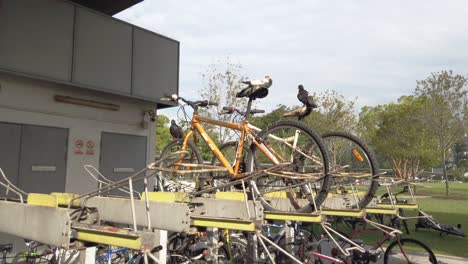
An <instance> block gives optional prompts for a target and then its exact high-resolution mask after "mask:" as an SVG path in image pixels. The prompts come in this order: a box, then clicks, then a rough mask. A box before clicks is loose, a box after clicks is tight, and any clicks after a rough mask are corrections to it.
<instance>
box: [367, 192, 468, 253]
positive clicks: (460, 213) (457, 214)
mask: <svg viewBox="0 0 468 264" xmlns="http://www.w3.org/2000/svg"><path fill="white" fill-rule="evenodd" d="M422 185H423V186H417V187H416V189H417V190H416V194H417V196H421V198H417V202H418V204H419V208H420V209H421V210H423V211H424V212H426V213H427V214H429V215H432V216H433V218H434V220H435V221H436V222H438V223H443V224H447V225H450V226H453V227H456V226H457V224H461V225H462V229H463V230H464V231H465V234H466V235H467V236H468V183H451V184H450V186H449V191H450V195H449V197H447V196H445V183H423V184H422ZM400 190H401V189H400ZM394 191H395V192H397V191H398V190H394ZM384 192H385V189H384V188H380V189H379V191H378V194H382V193H384ZM403 195H404V197H400V196H403ZM398 197H399V198H404V199H408V194H400V195H399V196H398ZM423 197H425V198H423ZM405 213H406V215H407V216H410V215H416V214H417V212H416V211H414V210H413V211H412V210H405ZM407 221H408V226H409V229H410V232H411V233H410V234H409V235H406V234H405V235H404V236H405V237H411V238H414V239H417V240H420V241H422V242H423V243H425V244H426V245H428V246H429V247H430V248H431V249H432V250H433V251H434V253H436V254H444V255H452V256H459V257H465V258H468V238H467V237H464V238H462V237H457V236H453V235H448V236H447V235H443V236H440V232H438V231H436V230H433V229H419V230H418V231H417V232H416V231H415V227H414V225H415V223H416V222H417V220H416V219H415V220H407ZM379 237H380V236H379V235H378V234H368V235H364V236H362V238H363V240H364V241H365V242H367V243H368V244H370V243H372V242H373V241H377V239H378V238H379ZM368 241H369V242H368Z"/></svg>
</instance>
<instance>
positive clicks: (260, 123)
mask: <svg viewBox="0 0 468 264" xmlns="http://www.w3.org/2000/svg"><path fill="white" fill-rule="evenodd" d="M290 110H291V109H290V108H288V107H286V106H285V105H281V104H280V105H277V106H276V109H274V110H273V111H271V112H270V113H267V114H265V115H263V116H257V117H253V118H252V120H251V122H252V124H254V125H255V126H256V127H259V128H261V129H265V128H266V127H267V126H269V125H271V124H273V123H274V122H276V121H278V120H280V119H281V118H283V115H284V114H285V113H286V112H288V111H290Z"/></svg>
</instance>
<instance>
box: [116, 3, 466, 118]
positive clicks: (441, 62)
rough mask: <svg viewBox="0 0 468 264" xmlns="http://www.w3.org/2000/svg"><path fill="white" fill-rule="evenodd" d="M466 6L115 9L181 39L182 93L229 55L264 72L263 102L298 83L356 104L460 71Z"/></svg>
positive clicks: (386, 98) (272, 101) (192, 90)
mask: <svg viewBox="0 0 468 264" xmlns="http://www.w3.org/2000/svg"><path fill="white" fill-rule="evenodd" d="M466 10H468V2H466V1H427V0H426V1H423V0H419V1H403V0H401V1H373V0H364V1H305V0H304V1H298V0H296V1H279V0H276V1H266V0H265V1H247V0H239V1H222V0H221V1H220V0H201V1H196V2H193V1H187V0H182V1H159V0H158V1H156V0H145V1H143V2H142V3H140V4H137V5H135V6H134V7H132V8H130V9H128V10H126V11H124V12H122V13H120V14H118V15H117V16H116V17H117V18H119V19H122V20H125V21H127V22H130V23H133V24H136V25H138V26H141V27H143V28H147V29H149V30H152V31H154V32H157V33H160V34H163V35H166V36H168V37H171V38H174V39H176V40H179V41H180V42H181V67H180V91H181V94H183V95H186V96H187V97H191V98H193V99H199V98H197V97H196V96H197V93H196V90H197V89H198V88H200V87H201V86H202V81H201V76H200V73H201V72H202V71H203V69H204V68H205V67H206V66H207V65H209V64H211V63H213V62H214V61H215V60H217V59H220V58H221V59H222V58H225V57H226V56H230V57H231V58H233V59H234V60H238V61H240V63H241V64H242V65H243V66H244V68H245V69H246V72H247V75H248V77H250V78H252V79H254V78H261V77H263V76H264V75H265V74H271V75H272V76H273V79H274V85H273V86H272V88H271V91H270V95H269V96H268V97H267V98H265V99H263V100H262V102H261V105H262V106H263V105H264V106H265V109H267V110H271V109H272V108H273V107H274V106H276V105H277V104H279V103H282V104H289V105H292V104H297V99H296V96H295V93H296V91H297V88H296V87H297V85H298V84H299V83H301V84H304V86H305V87H306V88H307V89H308V90H309V91H311V92H320V91H324V90H327V89H333V90H336V91H337V92H339V93H341V94H343V95H344V96H345V97H347V98H354V97H358V99H357V106H358V107H361V106H364V105H377V104H382V103H388V102H390V101H395V100H396V99H397V98H398V97H400V96H401V95H404V94H411V93H412V91H413V90H414V88H415V85H416V80H420V79H424V78H426V77H427V76H429V74H430V73H431V72H435V71H440V70H445V69H453V70H454V71H455V72H457V73H461V74H466V72H463V71H464V70H465V69H467V68H468V67H467V66H468V48H467V45H466V43H468V30H467V29H468V20H467V19H466ZM284 91H290V92H289V93H286V94H285V93H284Z"/></svg>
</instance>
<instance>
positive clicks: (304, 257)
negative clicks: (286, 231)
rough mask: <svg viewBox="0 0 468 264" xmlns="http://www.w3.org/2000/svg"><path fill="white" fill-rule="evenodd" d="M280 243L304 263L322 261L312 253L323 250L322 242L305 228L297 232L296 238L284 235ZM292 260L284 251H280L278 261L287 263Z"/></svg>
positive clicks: (317, 263)
mask: <svg viewBox="0 0 468 264" xmlns="http://www.w3.org/2000/svg"><path fill="white" fill-rule="evenodd" d="M278 245H279V246H280V247H281V248H283V249H284V250H286V251H287V252H288V253H290V254H291V255H293V256H294V257H295V258H297V259H298V260H300V261H301V262H302V263H314V264H321V263H322V261H321V260H320V259H319V258H316V257H314V256H313V255H312V254H313V253H314V252H318V253H320V252H321V247H320V244H319V243H318V242H317V239H316V238H315V236H314V235H313V234H312V233H310V232H309V231H307V230H305V229H301V230H300V231H299V233H297V234H295V236H294V238H290V239H287V238H286V236H282V237H281V239H280V240H279V242H278ZM291 262H292V260H291V258H289V257H288V256H286V255H285V254H283V253H282V252H278V259H277V263H279V264H282V263H284V264H287V263H291Z"/></svg>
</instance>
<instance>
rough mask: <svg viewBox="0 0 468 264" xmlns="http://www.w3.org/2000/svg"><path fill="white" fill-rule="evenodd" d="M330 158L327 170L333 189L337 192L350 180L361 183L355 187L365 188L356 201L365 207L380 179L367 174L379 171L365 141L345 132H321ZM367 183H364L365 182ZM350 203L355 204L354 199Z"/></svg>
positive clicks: (374, 173)
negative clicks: (328, 170)
mask: <svg viewBox="0 0 468 264" xmlns="http://www.w3.org/2000/svg"><path fill="white" fill-rule="evenodd" d="M322 137H323V141H324V142H325V144H326V146H327V149H328V154H329V158H330V170H331V174H332V175H333V180H334V183H335V187H336V188H332V189H336V190H337V191H338V192H339V193H341V194H343V192H347V190H346V187H347V186H349V185H350V184H354V185H360V186H358V190H361V189H364V188H365V189H366V190H365V193H363V194H362V195H358V196H359V197H360V199H359V202H358V203H357V205H358V206H359V208H365V207H366V206H367V205H368V204H369V203H370V202H371V201H372V199H373V198H374V195H375V193H376V191H377V189H378V187H379V183H378V182H377V181H374V180H372V179H377V178H378V176H374V177H373V178H371V177H370V176H372V175H376V174H377V173H378V171H379V170H378V168H377V162H376V159H375V157H374V154H373V153H372V152H371V151H370V150H369V148H368V147H367V145H366V144H365V143H364V142H363V141H362V140H360V139H359V138H357V137H355V136H354V135H351V134H349V133H346V132H331V133H326V134H324V135H322ZM364 183H366V185H367V187H361V186H365V185H364ZM352 207H357V206H356V203H354V204H352Z"/></svg>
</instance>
